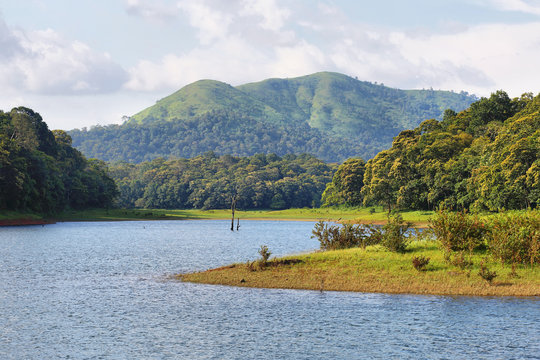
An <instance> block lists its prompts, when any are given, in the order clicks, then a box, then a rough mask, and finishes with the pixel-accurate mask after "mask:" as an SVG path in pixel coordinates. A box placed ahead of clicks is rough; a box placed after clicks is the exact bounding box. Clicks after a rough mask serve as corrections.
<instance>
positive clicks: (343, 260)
mask: <svg viewBox="0 0 540 360" xmlns="http://www.w3.org/2000/svg"><path fill="white" fill-rule="evenodd" d="M415 255H423V256H427V257H429V258H430V259H431V261H430V263H429V264H428V266H427V270H426V271H417V270H416V269H414V267H413V266H412V257H413V256H415ZM484 257H485V256H484V254H478V255H474V259H473V262H474V265H473V266H472V267H470V268H466V269H460V268H459V267H456V266H454V265H450V264H448V263H447V262H445V260H444V255H443V254H442V251H440V250H438V249H437V248H436V245H435V243H434V242H432V241H426V242H425V243H420V242H418V243H416V244H414V245H413V249H412V250H410V251H408V252H406V253H403V254H396V253H390V252H387V251H384V250H382V249H381V248H380V247H377V246H376V247H368V248H366V249H365V250H364V249H360V248H353V249H345V250H332V251H316V252H312V253H308V254H300V255H294V256H286V257H281V258H274V259H271V260H269V261H268V263H267V265H265V266H261V265H260V262H259V261H253V262H248V263H237V264H231V265H226V266H221V267H218V268H214V269H209V270H206V271H200V272H192V273H184V274H177V275H175V276H174V278H175V279H176V280H180V281H184V282H191V283H200V284H208V285H223V286H234V287H251V288H261V289H265V288H266V289H294V290H313V291H345V292H363V293H383V294H410V295H435V296H436V295H440V296H495V297H500V296H512V297H540V267H538V266H535V267H534V268H532V269H531V267H530V266H529V267H528V266H525V265H518V266H517V270H516V274H512V273H511V266H509V265H506V266H505V267H503V266H501V265H500V264H499V263H496V262H489V263H488V266H489V268H490V269H493V270H495V271H496V272H497V274H498V276H497V277H496V278H495V279H494V280H493V281H492V283H488V282H487V281H486V280H483V279H482V278H481V277H480V276H479V275H478V271H479V267H480V263H481V261H482V259H483V258H484Z"/></svg>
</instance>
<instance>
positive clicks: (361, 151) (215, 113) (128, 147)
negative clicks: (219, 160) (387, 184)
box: [70, 72, 476, 162]
mask: <svg viewBox="0 0 540 360" xmlns="http://www.w3.org/2000/svg"><path fill="white" fill-rule="evenodd" d="M475 99H476V98H475V97H474V96H469V95H468V94H466V93H460V94H457V93H453V92H448V91H435V90H399V89H392V88H389V87H386V86H384V85H382V84H372V83H369V82H364V81H359V80H356V79H353V78H351V77H348V76H346V75H343V74H338V73H329V72H322V73H316V74H313V75H307V76H303V77H298V78H293V79H268V80H264V81H261V82H256V83H250V84H244V85H240V86H237V87H233V86H230V85H228V84H225V83H222V82H219V81H214V80H200V81H197V82H195V83H192V84H189V85H187V86H185V87H184V88H182V89H180V90H178V91H177V92H175V93H173V94H171V95H170V96H167V97H166V98H163V99H161V100H159V101H157V102H156V104H155V105H153V106H151V107H149V108H147V109H144V110H143V111H141V112H139V113H137V114H135V115H133V116H132V117H131V118H130V119H129V120H128V121H126V122H125V123H124V124H122V125H111V126H105V127H92V128H91V129H90V130H85V129H83V130H72V131H71V132H70V135H71V136H72V137H73V144H74V146H76V147H77V148H78V149H80V150H81V151H82V152H83V153H84V154H86V155H87V156H89V157H98V158H101V159H104V160H109V161H111V160H126V161H134V162H140V161H145V160H151V159H153V158H155V157H158V156H165V157H168V156H174V157H193V156H197V155H200V154H202V153H204V152H206V151H214V152H216V153H218V154H232V155H238V156H250V155H253V154H255V153H261V152H262V153H276V154H278V155H284V154H286V153H296V154H298V153H310V154H312V155H315V156H317V157H319V158H321V159H324V160H326V161H342V160H344V159H346V158H348V157H352V156H361V157H363V158H371V157H373V156H374V155H375V154H377V153H378V152H379V151H380V150H382V149H384V148H387V147H388V146H390V144H391V142H392V138H393V137H394V136H396V135H397V134H398V133H399V132H400V131H401V130H404V129H409V128H414V127H415V126H417V125H418V124H419V123H420V122H422V121H423V120H425V119H431V118H435V119H439V120H440V119H442V115H443V113H444V111H445V110H446V109H449V108H450V109H453V110H455V111H461V110H463V109H465V108H466V107H467V106H469V105H470V104H471V103H472V102H473V101H474V100H475Z"/></svg>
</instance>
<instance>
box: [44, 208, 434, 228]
mask: <svg viewBox="0 0 540 360" xmlns="http://www.w3.org/2000/svg"><path fill="white" fill-rule="evenodd" d="M374 210H375V211H374ZM402 215H403V218H404V219H405V220H406V221H411V222H413V223H415V224H418V225H425V224H427V222H428V219H429V217H430V216H432V215H433V212H431V211H409V212H403V213H402ZM235 217H236V218H240V221H242V220H250V219H251V220H306V221H308V220H309V221H317V220H334V221H337V220H340V221H351V222H363V223H383V222H385V221H386V212H385V211H384V210H383V209H382V208H378V209H374V208H321V209H309V208H305V209H287V210H249V211H236V214H235ZM55 218H56V219H57V220H58V221H121V220H164V219H167V220H188V219H199V220H212V219H230V218H231V211H230V210H195V209H189V210H161V209H110V210H105V209H93V210H84V211H67V212H64V213H61V214H59V215H57V216H56V217H55Z"/></svg>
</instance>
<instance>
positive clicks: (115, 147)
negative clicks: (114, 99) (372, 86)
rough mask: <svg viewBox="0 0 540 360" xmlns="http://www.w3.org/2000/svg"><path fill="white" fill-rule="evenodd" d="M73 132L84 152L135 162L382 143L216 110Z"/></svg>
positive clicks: (346, 152)
mask: <svg viewBox="0 0 540 360" xmlns="http://www.w3.org/2000/svg"><path fill="white" fill-rule="evenodd" d="M70 134H71V136H72V137H73V138H74V139H75V140H78V141H79V143H78V148H79V149H80V150H81V151H82V152H83V153H85V154H92V156H95V157H96V158H98V159H102V160H105V161H115V160H118V159H121V160H123V161H128V162H132V163H139V162H142V161H149V160H152V159H155V158H158V157H177V158H181V157H185V158H192V157H195V156H198V155H201V154H204V153H205V152H207V151H210V150H211V151H214V152H215V153H216V154H220V155H225V154H228V155H230V154H232V155H236V156H251V155H254V154H260V153H264V154H271V153H275V154H278V155H280V156H282V155H286V154H302V153H308V154H312V155H314V156H316V157H318V158H320V159H323V160H326V161H331V160H333V159H342V158H348V157H352V156H354V155H355V154H359V153H361V154H369V155H371V156H374V155H375V154H376V153H377V147H378V146H381V144H378V143H376V145H377V146H375V145H372V146H371V147H370V146H368V145H363V144H364V143H363V142H356V141H352V140H351V139H348V138H345V137H337V136H336V137H330V136H328V135H325V134H323V133H322V132H321V131H319V130H318V129H313V128H310V127H309V126H308V125H307V124H300V125H298V126H290V125H274V124H264V123H261V122H259V121H257V120H255V119H253V118H251V117H248V116H245V115H241V114H239V113H238V112H228V111H218V110H215V111H212V112H210V113H206V114H204V115H200V116H198V117H195V118H193V119H191V120H190V121H177V122H171V121H169V122H167V121H161V122H154V123H151V124H136V123H127V124H123V125H109V126H95V127H92V129H91V130H89V131H88V130H85V129H83V130H72V131H70Z"/></svg>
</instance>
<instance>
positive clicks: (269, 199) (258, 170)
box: [110, 152, 337, 209]
mask: <svg viewBox="0 0 540 360" xmlns="http://www.w3.org/2000/svg"><path fill="white" fill-rule="evenodd" d="M336 167H337V165H329V164H326V163H324V162H323V161H321V160H318V159H316V158H314V157H313V156H311V155H305V154H304V155H286V156H284V157H279V156H277V155H275V154H269V155H264V154H258V155H254V156H250V157H236V156H231V155H222V156H217V155H216V154H215V153H213V152H208V153H206V154H204V155H200V156H196V157H194V158H192V159H173V160H165V159H163V158H159V159H155V160H152V161H149V162H143V163H140V164H129V163H125V162H120V163H116V164H113V165H111V168H110V170H111V176H112V177H113V178H114V179H115V181H116V183H117V184H118V188H119V191H120V196H119V198H118V205H119V206H120V207H127V208H131V207H141V208H162V209H188V208H195V209H224V208H229V207H230V206H231V200H232V197H233V196H236V198H237V208H239V209H286V208H301V207H318V206H319V205H320V198H321V194H322V192H323V190H324V188H325V186H326V184H327V183H328V182H329V181H330V180H331V179H332V175H333V173H334V171H335V168H336Z"/></svg>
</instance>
